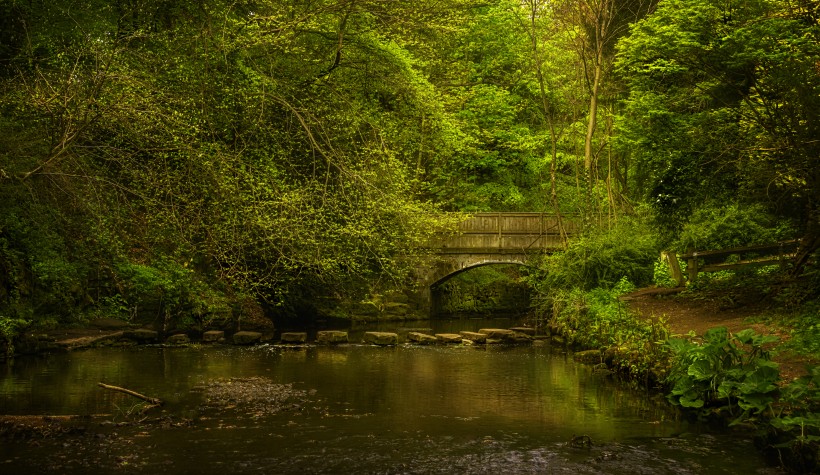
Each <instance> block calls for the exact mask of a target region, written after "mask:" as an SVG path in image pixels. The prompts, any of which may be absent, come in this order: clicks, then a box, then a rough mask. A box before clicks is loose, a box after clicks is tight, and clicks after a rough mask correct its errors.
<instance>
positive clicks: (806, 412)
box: [771, 366, 820, 450]
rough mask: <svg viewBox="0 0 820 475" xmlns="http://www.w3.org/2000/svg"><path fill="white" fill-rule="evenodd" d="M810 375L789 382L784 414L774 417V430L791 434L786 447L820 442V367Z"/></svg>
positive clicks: (812, 369) (785, 396)
mask: <svg viewBox="0 0 820 475" xmlns="http://www.w3.org/2000/svg"><path fill="white" fill-rule="evenodd" d="M807 373H808V374H806V375H804V376H801V377H800V378H798V379H796V380H794V381H792V382H790V383H789V384H788V385H787V386H786V387H785V388H784V389H783V391H782V394H781V397H780V403H781V405H782V406H783V407H782V410H783V413H781V414H780V415H779V416H777V417H773V418H772V420H771V424H772V426H773V427H774V428H776V429H778V430H781V431H784V432H786V433H788V434H790V435H791V437H792V439H791V441H789V443H788V444H787V445H791V444H794V443H797V444H799V445H805V444H809V443H813V445H814V447H815V450H817V446H818V442H820V367H818V366H811V367H809V368H808V371H807Z"/></svg>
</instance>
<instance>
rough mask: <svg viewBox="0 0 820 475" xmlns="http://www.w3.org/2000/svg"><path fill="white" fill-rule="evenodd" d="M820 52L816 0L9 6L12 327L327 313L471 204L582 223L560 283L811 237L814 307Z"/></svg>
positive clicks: (5, 316) (801, 300)
mask: <svg viewBox="0 0 820 475" xmlns="http://www.w3.org/2000/svg"><path fill="white" fill-rule="evenodd" d="M818 40H820V3H818V2H817V1H814V0H743V1H741V0H720V1H718V0H418V1H413V2H396V1H390V0H337V1H331V0H292V1H286V0H197V1H194V0H174V1H170V0H115V1H108V0H48V1H46V0H3V1H2V2H0V334H2V335H3V338H5V339H7V340H11V339H13V337H14V335H16V334H18V333H20V332H23V331H28V330H30V329H33V328H35V329H36V328H48V327H50V326H55V325H71V324H81V323H82V322H84V321H88V320H89V319H92V318H96V317H100V316H114V317H117V318H122V319H126V320H130V319H139V318H143V319H144V318H149V319H150V318H154V319H156V318H159V319H162V320H164V321H165V323H168V322H171V323H173V324H174V325H176V326H178V327H183V328H184V327H186V326H205V325H207V324H209V323H212V322H221V321H227V320H230V319H232V318H235V316H236V315H238V314H241V313H243V312H245V313H247V312H253V311H256V312H261V313H263V314H265V315H268V316H271V315H297V316H298V315H309V314H315V313H316V312H317V308H316V306H317V304H316V302H328V301H330V302H334V301H339V300H342V299H348V300H350V299H352V300H356V299H364V298H367V297H368V295H370V294H371V293H376V292H380V291H383V290H384V289H389V288H393V287H397V286H401V285H404V284H406V282H407V280H408V279H409V272H410V270H411V269H412V265H413V259H412V257H413V256H418V255H421V254H423V252H424V246H425V244H426V243H428V242H429V240H430V239H431V238H432V237H434V236H435V235H437V234H439V233H446V232H451V231H452V230H453V229H454V228H455V226H456V224H457V222H458V216H461V215H460V214H459V213H453V212H460V213H470V212H478V211H538V212H548V213H558V214H560V215H564V216H569V215H572V216H575V217H578V219H581V220H582V221H583V223H584V230H585V231H584V234H583V235H582V236H581V237H580V238H578V239H577V240H575V241H573V242H571V243H568V246H569V247H568V249H567V251H566V252H565V253H561V255H559V256H554V257H550V258H545V261H544V263H543V264H542V267H543V269H544V270H545V272H546V274H548V276H547V277H545V279H546V280H544V281H541V283H540V285H541V286H542V287H544V286H549V285H550V282H552V283H553V284H555V283H556V282H558V281H559V280H560V282H561V285H562V286H564V287H578V288H584V289H592V288H596V287H601V288H608V289H611V288H613V286H616V285H617V284H618V283H619V282H620V281H621V280H622V278H626V279H628V280H629V281H630V282H631V284H633V285H639V286H640V285H646V284H650V283H652V280H653V278H656V276H654V274H653V269H654V267H653V266H655V264H656V261H657V257H658V253H659V251H660V250H662V249H671V250H675V251H678V252H683V251H685V250H686V249H721V248H726V247H733V246H740V245H750V244H761V243H770V242H774V241H777V240H782V239H794V238H802V241H801V247H800V249H799V252H798V255H797V257H796V259H795V265H794V266H793V268H792V269H791V271H790V278H792V279H797V278H798V277H799V278H800V282H801V283H800V285H797V286H794V287H792V288H791V290H790V293H788V292H787V293H788V295H787V296H788V300H789V302H792V303H794V304H795V305H806V304H810V303H811V302H813V301H814V299H815V298H816V296H817V295H818V291H820V279H819V278H818V277H816V276H815V275H816V274H815V271H814V270H813V269H814V267H813V266H814V262H815V260H816V259H815V251H816V250H817V248H818V245H820V208H818V206H820V183H818V180H820V166H818V165H820V163H818V162H819V161H820V130H819V129H820V118H819V117H818V111H820V41H818ZM550 270H551V271H550ZM549 275H551V276H552V277H549ZM656 280H657V279H656ZM556 285H557V284H556ZM536 287H539V286H538V285H536ZM546 292H548V291H546ZM249 309H250V310H249ZM146 316H147V317H146Z"/></svg>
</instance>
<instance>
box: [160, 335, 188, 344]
mask: <svg viewBox="0 0 820 475" xmlns="http://www.w3.org/2000/svg"><path fill="white" fill-rule="evenodd" d="M190 342H191V340H190V338H188V335H186V334H184V333H177V334H176V335H171V336H169V337H168V338H166V339H165V343H168V344H169V345H185V344H188V343H190Z"/></svg>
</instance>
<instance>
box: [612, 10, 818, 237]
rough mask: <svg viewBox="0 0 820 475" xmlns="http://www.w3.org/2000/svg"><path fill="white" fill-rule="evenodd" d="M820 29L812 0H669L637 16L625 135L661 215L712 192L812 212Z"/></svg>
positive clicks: (627, 47)
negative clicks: (805, 0) (796, 1)
mask: <svg viewBox="0 0 820 475" xmlns="http://www.w3.org/2000/svg"><path fill="white" fill-rule="evenodd" d="M818 37H820V27H818V24H817V22H816V14H815V13H812V12H811V11H810V8H807V7H795V6H793V5H792V4H791V3H789V2H777V1H774V2H769V1H753V2H736V1H731V2H723V1H720V2H718V1H715V0H696V1H693V0H670V1H664V2H660V3H659V4H658V7H657V9H656V10H655V11H654V12H653V13H652V14H651V15H649V16H648V17H647V18H645V19H644V20H642V21H640V22H638V23H637V24H635V25H634V26H633V28H632V30H631V33H630V35H629V36H628V37H626V38H624V39H623V40H622V41H621V42H620V43H619V55H618V61H617V68H618V70H619V72H620V74H621V77H622V78H623V79H624V81H625V82H626V84H627V86H628V89H629V98H628V99H627V100H626V101H625V102H624V105H625V110H624V117H622V118H621V120H619V122H618V124H617V127H618V128H619V129H620V133H619V134H618V136H619V146H620V147H621V150H622V151H624V153H628V154H630V156H631V157H633V158H634V159H635V162H636V169H635V172H636V173H635V174H634V175H633V177H634V178H635V179H636V184H637V185H638V188H639V189H641V190H643V191H644V192H645V193H646V194H645V196H646V197H647V198H648V200H649V201H650V202H651V203H652V204H653V206H654V207H655V209H656V211H657V212H658V213H659V216H660V217H661V219H660V224H661V225H662V226H664V227H665V228H666V229H668V230H670V231H672V232H675V231H677V230H678V229H679V227H680V226H681V225H682V224H683V223H685V222H686V221H687V217H688V216H689V215H690V214H691V213H692V212H694V211H696V210H697V209H698V208H700V206H701V205H702V203H704V202H710V201H715V200H717V201H718V202H720V201H726V202H735V201H736V200H737V199H740V200H741V201H742V202H744V203H761V204H763V206H764V207H766V208H769V209H773V210H775V212H776V213H777V214H778V215H780V216H783V217H786V218H794V217H796V216H800V217H802V221H803V223H807V222H809V220H814V219H815V218H813V217H811V214H812V213H813V212H814V211H813V209H814V205H813V204H812V203H813V202H816V197H817V190H818V187H817V184H816V179H817V175H816V174H815V173H810V172H808V170H812V169H816V167H817V158H816V157H817V156H818V153H817V147H818V143H817V142H816V140H814V137H816V136H817V135H818V129H817V127H818V125H817V124H818V122H820V121H818V120H817V119H818V110H820V108H818V101H820V94H818V91H820V79H818V75H817V74H816V59H817V58H818V57H820V47H818V45H820V42H818V41H817V40H818ZM798 177H800V178H798ZM695 234H696V235H695V236H693V237H698V236H697V233H695Z"/></svg>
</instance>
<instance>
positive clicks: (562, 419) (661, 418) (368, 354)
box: [0, 344, 780, 474]
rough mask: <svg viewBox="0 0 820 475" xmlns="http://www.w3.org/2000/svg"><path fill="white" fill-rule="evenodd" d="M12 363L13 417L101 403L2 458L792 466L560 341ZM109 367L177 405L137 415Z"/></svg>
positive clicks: (215, 466)
mask: <svg viewBox="0 0 820 475" xmlns="http://www.w3.org/2000/svg"><path fill="white" fill-rule="evenodd" d="M0 371H2V373H0V414H6V415H9V414H12V415H14V414H27V415H32V414H38V415H39V414H49V415H59V414H80V415H98V416H94V417H91V418H88V419H85V420H81V421H80V422H78V423H77V424H79V425H80V426H81V427H78V428H77V429H76V432H75V433H72V434H67V435H63V436H60V437H47V438H38V437H26V438H14V439H11V440H3V441H2V444H1V445H0V473H9V474H11V473H15V474H18V473H19V474H27V473H69V474H71V473H135V474H157V473H169V474H170V473H173V474H185V473H191V474H194V473H196V474H229V473H238V472H241V473H266V474H274V473H329V474H336V473H339V474H345V473H373V474H375V473H384V474H399V473H407V474H416V473H417V474H426V473H432V474H435V473H442V474H444V473H447V474H450V473H472V474H498V473H505V474H507V473H511V474H516V473H521V474H525V473H538V474H541V473H544V474H551V473H556V474H557V473H572V474H665V473H668V474H703V473H708V474H721V473H726V474H735V473H736V474H751V473H759V474H775V473H780V472H779V471H777V470H775V469H772V468H767V467H766V465H765V463H764V461H763V460H762V459H761V458H760V457H759V456H758V454H757V453H756V452H755V449H754V447H753V446H752V443H751V441H750V440H748V439H747V438H744V437H743V436H741V435H739V434H738V433H715V432H709V431H705V430H702V429H700V428H699V427H696V426H692V425H690V424H688V423H686V422H684V421H681V420H679V418H678V417H677V416H676V413H675V412H674V411H673V410H671V409H670V408H669V407H668V406H667V405H666V404H665V403H664V402H663V401H662V400H661V399H660V398H659V397H657V396H651V395H649V394H647V393H646V392H644V391H637V390H633V389H629V388H627V387H625V386H624V385H623V384H619V383H617V382H615V381H613V380H612V379H611V378H610V377H607V376H605V375H600V374H597V373H595V372H594V371H593V369H592V368H591V367H589V366H585V365H580V364H577V363H575V362H573V361H572V358H571V357H570V356H568V355H567V354H566V353H564V352H563V351H562V350H561V349H559V348H551V347H549V346H544V347H537V346H529V345H526V346H515V347H509V346H507V347H505V346H489V347H485V346H481V347H461V346H457V347H456V346H452V347H441V346H430V347H418V346H406V345H400V346H397V347H384V348H382V347H373V346H365V345H357V344H350V345H343V346H339V347H322V346H310V345H309V346H306V347H300V348H291V347H283V346H277V345H262V346H257V347H250V348H239V347H230V346H214V347H208V346H195V347H191V348H160V347H137V348H119V349H115V348H107V349H92V350H85V351H77V352H73V353H66V354H51V355H45V356H39V357H26V358H17V359H15V360H14V361H13V362H12V363H11V364H9V365H8V366H6V367H0ZM98 382H104V383H107V384H111V385H117V386H122V387H126V388H129V389H132V390H135V391H138V392H140V393H142V394H146V395H150V396H153V397H158V398H161V399H163V400H164V401H165V402H166V404H165V405H164V406H163V407H160V408H154V409H150V410H149V411H147V412H146V414H145V415H144V416H139V415H135V413H136V409H137V408H136V407H135V406H137V403H138V402H139V400H137V399H136V398H133V397H131V396H128V395H125V394H123V393H120V392H116V391H110V390H106V389H103V388H100V387H98V386H97V383H98ZM286 396H290V397H289V398H286ZM129 412H132V414H130V415H129V414H128V413H129ZM99 414H102V415H99ZM135 420H141V422H139V423H135V422H134V421H135ZM581 436H585V437H583V438H582V437H581ZM573 437H575V443H574V444H573V443H571V441H572V440H573ZM586 437H588V438H589V439H587V438H586ZM587 441H591V446H589V447H587V446H586V445H587V444H586V442H587Z"/></svg>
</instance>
